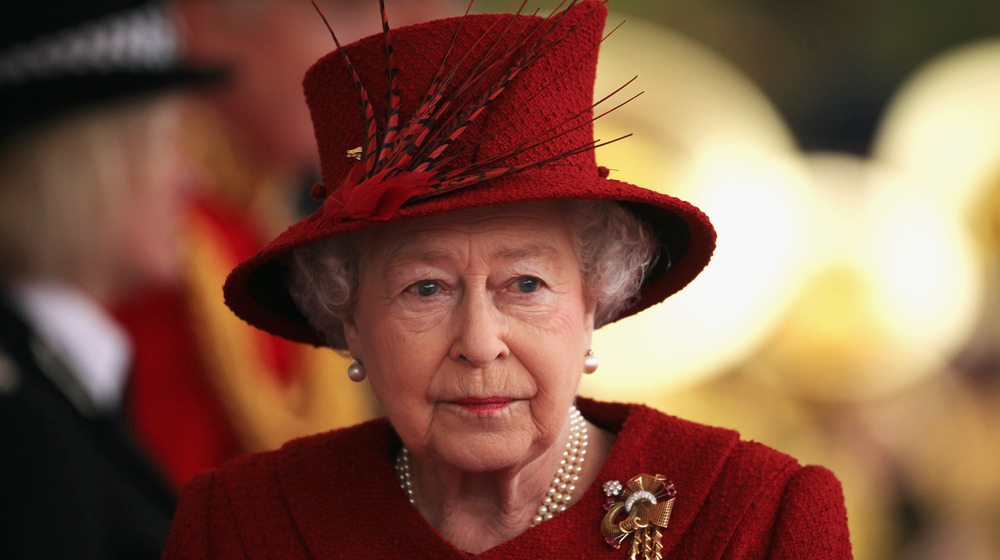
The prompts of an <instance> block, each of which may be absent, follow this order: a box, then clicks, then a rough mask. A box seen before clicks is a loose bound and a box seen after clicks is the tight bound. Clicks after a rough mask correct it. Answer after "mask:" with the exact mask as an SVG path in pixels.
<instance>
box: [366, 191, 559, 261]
mask: <svg viewBox="0 0 1000 560" xmlns="http://www.w3.org/2000/svg"><path fill="white" fill-rule="evenodd" d="M365 245H366V246H365V249H364V251H363V252H362V257H363V258H362V260H363V261H368V263H369V264H371V265H374V266H406V265H407V264H411V263H413V264H415V263H427V264H431V263H446V262H449V261H459V260H463V259H465V258H467V257H468V255H469V252H470V251H472V250H475V251H477V252H478V254H479V255H480V256H485V257H487V258H489V259H491V260H493V261H515V260H533V261H551V262H554V263H561V262H569V261H572V262H576V261H577V260H578V258H577V250H576V242H575V241H574V236H573V230H572V227H571V225H570V222H569V220H568V217H567V215H566V212H565V211H564V209H563V208H562V207H561V206H560V205H559V204H555V203H539V204H518V205H510V206H497V207H486V208H476V209H472V210H465V211H461V212H451V213H448V214H443V215H439V216H434V217H430V218H420V219H416V220H410V221H407V222H402V223H398V224H391V225H387V226H385V227H383V228H378V229H377V230H373V231H372V232H370V234H369V236H368V239H367V242H366V244H365Z"/></svg>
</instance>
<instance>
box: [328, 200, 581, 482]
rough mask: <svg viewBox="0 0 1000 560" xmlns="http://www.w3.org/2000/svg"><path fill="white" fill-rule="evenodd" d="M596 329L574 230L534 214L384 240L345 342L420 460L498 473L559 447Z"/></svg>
mask: <svg viewBox="0 0 1000 560" xmlns="http://www.w3.org/2000/svg"><path fill="white" fill-rule="evenodd" d="M593 324H594V321H593V309H592V306H591V305H589V304H588V303H587V302H586V301H585V297H584V290H583V286H582V283H581V278H580V265H579V262H578V259H577V254H576V250H575V248H574V242H573V238H572V234H571V231H570V228H569V225H568V223H567V219H566V217H565V216H564V215H563V214H562V212H561V211H560V209H559V207H558V206H557V205H554V204H536V205H516V206H502V207H496V208H484V209H476V210H469V211H464V212H455V213H451V214H446V215H444V216H438V217H434V218H427V219H420V220H413V221H410V222H404V223H401V224H395V225H390V226H387V227H384V228H382V229H381V230H379V231H378V232H377V233H375V234H373V236H372V238H371V240H370V244H369V245H368V247H367V248H366V251H365V258H364V259H363V260H362V263H361V267H360V271H359V288H358V299H357V308H356V311H355V314H354V317H353V322H352V321H347V324H346V325H345V332H346V333H347V340H348V346H349V348H350V350H351V353H352V354H353V355H354V357H355V358H356V359H358V360H359V361H361V362H362V363H363V364H364V368H365V371H366V372H367V374H368V379H369V381H370V383H371V387H372V390H373V391H374V393H375V397H376V398H377V399H378V401H379V403H380V404H381V405H382V407H383V408H384V410H385V412H386V414H387V416H388V417H389V420H390V421H391V422H392V425H393V426H394V427H395V429H396V430H397V432H398V433H399V435H400V437H401V438H402V439H403V442H404V443H405V444H406V445H407V447H408V448H409V449H410V451H411V452H412V453H414V454H415V455H417V456H418V457H421V458H422V459H425V460H431V461H440V462H443V463H444V464H447V465H449V466H451V467H455V468H458V469H460V470H464V471H472V472H486V471H494V470H499V469H503V468H516V467H517V466H518V465H519V464H520V465H523V464H525V463H526V462H527V461H530V460H531V459H534V458H535V457H538V456H539V455H541V454H542V452H544V451H545V450H546V449H548V448H549V447H551V446H552V445H553V444H554V443H555V442H556V441H557V439H558V438H559V436H560V433H561V430H562V428H563V426H564V424H565V421H566V418H567V410H568V408H569V406H570V405H571V404H572V403H573V400H574V397H575V394H576V390H577V385H578V384H579V381H580V375H581V373H582V371H583V358H584V354H585V352H586V351H587V349H588V348H589V347H590V338H591V333H592V331H593Z"/></svg>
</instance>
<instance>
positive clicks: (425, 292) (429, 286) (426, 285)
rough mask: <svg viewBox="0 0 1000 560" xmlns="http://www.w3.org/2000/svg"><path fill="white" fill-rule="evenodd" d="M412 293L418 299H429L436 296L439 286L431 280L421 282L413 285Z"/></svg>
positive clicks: (439, 289)
mask: <svg viewBox="0 0 1000 560" xmlns="http://www.w3.org/2000/svg"><path fill="white" fill-rule="evenodd" d="M413 291H414V292H416V294H417V295H418V296H420V297H431V296H436V295H438V292H440V291H441V286H440V285H439V284H438V283H437V282H435V281H433V280H423V281H421V282H417V283H416V284H414V285H413Z"/></svg>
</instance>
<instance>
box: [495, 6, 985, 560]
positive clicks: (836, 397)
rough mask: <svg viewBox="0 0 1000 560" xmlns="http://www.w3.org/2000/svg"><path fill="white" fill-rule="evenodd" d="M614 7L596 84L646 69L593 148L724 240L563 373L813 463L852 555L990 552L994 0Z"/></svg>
mask: <svg viewBox="0 0 1000 560" xmlns="http://www.w3.org/2000/svg"><path fill="white" fill-rule="evenodd" d="M556 4H557V3H556V2H550V3H541V5H542V6H543V7H544V8H551V7H554V6H555V5H556ZM508 5H509V2H507V0H487V1H477V2H476V9H478V10H482V11H493V10H499V11H502V10H505V9H507V8H508ZM533 5H534V3H533ZM609 8H610V9H611V10H612V15H611V17H610V18H609V21H608V28H609V29H611V28H613V27H614V26H615V25H617V24H618V23H620V22H623V21H624V22H625V23H624V25H623V26H622V28H621V29H619V30H618V31H617V32H615V33H614V34H613V35H612V36H611V37H610V38H609V39H608V40H607V41H606V42H605V44H604V46H603V47H602V49H603V50H602V54H601V57H602V60H601V63H600V64H601V65H600V67H599V71H598V72H599V76H598V86H597V92H596V93H597V94H598V97H601V96H602V95H603V94H606V93H609V92H611V91H612V90H614V89H615V88H616V87H618V86H619V85H621V84H623V83H624V82H625V81H627V80H628V79H629V78H631V77H632V76H634V75H638V80H637V81H636V83H635V84H633V86H631V87H630V90H629V91H631V92H632V93H636V92H638V91H644V94H643V95H642V96H640V97H639V98H638V99H637V100H636V101H634V102H632V103H630V104H628V105H626V106H625V107H623V108H622V109H620V110H618V111H616V112H614V113H612V114H611V115H609V116H608V117H605V118H604V119H602V120H600V121H598V124H597V130H598V133H597V136H598V137H600V138H605V139H610V138H615V137H617V136H620V135H621V134H626V133H629V132H631V133H634V136H633V137H631V138H628V139H626V140H624V141H622V142H618V143H615V144H612V145H610V146H607V147H605V148H602V149H600V150H599V151H598V162H599V163H600V164H601V165H605V166H607V167H610V168H611V169H612V178H618V179H624V180H627V181H630V182H634V183H636V184H639V185H642V186H645V187H648V188H652V189H656V190H661V191H664V192H668V193H670V194H674V195H677V196H680V197H681V198H685V199H687V200H691V201H693V202H695V203H696V204H697V205H698V206H700V207H701V208H702V209H704V210H705V211H706V213H707V214H708V215H709V216H710V217H711V218H712V220H713V222H714V223H715V225H716V227H717V229H718V231H719V247H718V251H717V253H716V257H715V258H714V260H713V262H712V263H711V264H710V265H709V268H708V269H707V270H706V272H705V273H704V274H703V275H702V276H701V277H699V279H698V281H697V282H695V283H694V284H692V285H691V286H690V287H689V288H687V289H685V290H684V291H683V292H681V293H680V294H678V295H677V296H674V297H673V298H671V299H670V300H668V301H667V302H666V303H664V304H662V305H660V306H658V307H657V308H654V309H653V310H650V311H647V312H645V313H643V314H641V315H640V316H639V317H637V318H633V319H631V320H630V321H626V322H624V323H622V324H621V325H611V326H609V327H605V328H604V329H602V330H601V331H600V332H599V333H598V334H597V336H596V337H595V345H594V350H595V352H596V353H597V355H598V356H599V357H600V359H601V369H600V370H599V371H598V373H596V374H595V375H593V376H588V377H586V379H585V380H584V388H583V393H584V394H587V395H591V396H595V397H599V398H605V399H619V400H628V401H643V402H646V403H648V404H650V405H652V406H655V407H657V408H659V409H661V410H664V411H666V412H668V413H672V414H676V415H678V416H682V417H686V418H690V419H694V420H697V421H702V422H706V423H710V424H716V425H722V426H727V427H732V428H736V429H738V430H739V431H740V432H741V433H742V434H743V435H744V437H747V438H751V439H756V440H758V441H762V442H764V443H767V444H769V445H772V446H774V447H777V448H779V449H781V450H784V451H786V452H788V453H790V454H792V455H795V456H796V457H798V458H799V459H800V460H801V461H804V462H813V463H820V464H823V465H826V466H828V467H830V468H831V469H833V470H834V471H835V472H836V473H837V475H838V476H839V477H840V479H841V480H842V481H843V484H844V490H845V494H846V496H847V502H848V511H849V515H850V525H851V533H852V541H853V543H854V548H855V556H856V557H857V558H864V559H869V558H871V559H906V560H912V559H925V558H926V559H929V558H962V559H984V560H985V559H995V558H1000V469H997V468H996V465H997V464H998V463H1000V350H998V347H1000V307H998V305H1000V297H998V291H997V288H998V287H1000V266H998V262H1000V261H998V258H1000V243H998V241H1000V238H998V234H1000V3H996V2H987V1H972V0H965V1H958V2H947V3H946V2H934V1H929V0H915V1H904V0H876V1H868V2H861V1H849V0H847V1H845V0H839V1H836V2H830V1H817V2H790V1H776V0H753V1H749V0H711V1H701V2H689V1H674V2H662V1H659V0H621V1H612V2H610V3H609ZM543 13H547V12H546V11H545V10H543Z"/></svg>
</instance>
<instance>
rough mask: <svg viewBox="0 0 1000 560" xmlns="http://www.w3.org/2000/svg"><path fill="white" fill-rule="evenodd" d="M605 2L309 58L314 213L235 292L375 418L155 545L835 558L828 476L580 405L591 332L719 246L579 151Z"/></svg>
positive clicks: (208, 552) (185, 500)
mask: <svg viewBox="0 0 1000 560" xmlns="http://www.w3.org/2000/svg"><path fill="white" fill-rule="evenodd" d="M605 14H606V12H605V9H604V6H603V3H601V2H594V1H586V2H580V3H575V4H573V5H571V6H570V7H569V8H568V9H567V10H565V11H563V12H560V13H556V14H553V15H551V16H549V17H547V18H541V17H534V16H523V15H510V14H504V15H475V16H473V15H466V16H465V17H462V18H454V19H448V20H441V21H436V22H431V23H427V24H422V25H417V26H413V27H408V28H402V29H397V30H392V31H391V32H390V31H389V30H388V27H386V28H385V30H384V31H383V33H382V35H380V36H375V37H370V38H368V39H365V40H362V41H360V42H359V43H356V44H354V45H351V46H348V47H345V48H341V49H338V51H336V52H334V53H331V54H330V55H328V56H326V57H325V58H323V59H321V60H320V61H319V62H318V63H317V64H316V65H315V66H314V67H313V68H312V69H311V70H310V71H309V73H308V74H307V76H306V79H305V89H306V95H307V101H308V103H309V105H310V109H311V111H312V116H313V121H314V124H315V129H316V137H317V140H318V143H319V147H320V154H321V157H322V160H323V177H324V185H317V187H316V188H315V189H314V191H313V194H314V195H315V196H316V197H317V198H320V199H322V200H323V201H324V202H323V206H322V208H320V209H319V210H318V211H317V212H316V213H314V214H313V215H312V216H310V217H308V218H306V219H305V220H303V221H302V222H300V223H298V224H296V225H294V226H292V227H291V228H290V229H289V230H288V231H286V232H285V233H284V234H282V235H281V236H279V237H278V238H277V239H276V240H275V241H274V242H272V244H270V245H269V246H268V247H267V248H265V249H264V250H263V251H262V252H260V253H259V254H257V255H256V256H254V257H253V258H251V259H249V260H248V261H246V262H244V263H243V264H241V265H240V266H239V267H238V268H237V269H236V270H235V271H234V272H233V273H232V275H231V276H230V278H229V279H228V281H227V283H226V287H225V292H226V298H227V303H228V304H229V306H230V307H231V308H232V309H233V310H234V311H235V312H236V313H237V314H238V315H240V316H241V317H243V318H244V319H245V320H247V321H248V322H250V323H252V324H254V325H256V326H258V327H260V328H263V329H265V330H267V331H270V332H273V333H275V334H279V335H281V336H284V337H286V338H289V339H292V340H298V341H301V342H307V343H312V344H325V345H327V346H330V347H332V348H334V349H338V350H347V351H349V352H350V354H351V356H352V357H353V359H354V363H353V364H352V365H351V366H350V368H349V369H348V371H347V375H348V376H349V377H350V378H351V379H353V380H355V381H362V380H363V379H367V380H368V383H369V384H370V387H371V390H372V392H373V394H374V396H375V398H376V399H377V400H378V402H379V404H380V405H381V407H382V409H383V410H384V412H385V416H386V418H385V419H379V420H375V421H372V422H369V423H365V424H362V425H359V426H356V427H353V428H349V429H345V430H338V431H334V432H330V433H325V434H320V435H316V436H312V437H308V438H304V439H300V440H296V441H293V442H291V443H289V444H287V445H285V446H284V447H283V448H282V449H280V450H278V451H274V452H269V453H264V454H259V455H255V456H251V457H248V458H246V459H243V460H238V461H236V462H234V463H231V464H229V465H228V466H226V467H224V468H222V469H221V470H218V471H216V472H210V473H206V474H204V475H201V476H199V477H197V478H196V479H195V480H194V481H193V482H192V483H191V484H190V485H189V486H188V488H187V489H186V491H185V494H184V496H183V497H182V499H181V506H180V509H179V512H178V514H177V518H176V520H175V524H174V528H173V532H172V536H171V539H170V541H169V543H168V547H167V551H166V554H165V557H166V558H257V557H260V558H264V557H281V558H399V557H405V558H456V559H457V558H466V557H468V556H469V554H470V553H472V554H476V555H480V556H481V557H482V558H538V557H586V558H628V557H630V558H722V557H725V558H849V557H850V555H851V553H850V543H849V540H848V536H847V529H846V514H845V511H844V507H843V499H842V496H841V491H840V486H839V484H838V482H837V480H836V479H835V478H834V477H833V475H832V474H831V473H830V472H829V471H827V470H825V469H823V468H820V467H803V466H800V465H799V464H798V463H797V462H796V461H795V460H794V459H792V458H791V457H788V456H786V455H783V454H781V453H779V452H777V451H773V450H771V449H768V448H766V447H764V446H762V445H759V444H754V443H748V442H743V441H741V440H740V439H739V436H738V434H736V433H734V432H731V431H727V430H721V429H715V428H709V427H705V426H699V425H696V424H692V423H689V422H685V421H683V420H679V419H677V418H672V417H668V416H666V415H664V414H661V413H659V412H657V411H654V410H652V409H649V408H646V407H643V406H640V405H621V404H609V403H600V402H596V401H591V400H586V399H582V398H577V397H576V391H577V386H578V384H579V381H580V377H581V375H582V374H583V373H592V372H594V371H595V370H596V369H597V365H598V364H597V359H596V357H595V355H594V353H593V352H592V351H591V335H592V333H593V330H594V328H597V327H600V326H601V325H604V324H606V323H609V322H611V321H615V320H618V319H621V318H623V317H626V316H628V315H631V314H634V313H636V312H638V311H640V310H642V309H644V308H646V307H649V306H651V305H653V304H655V303H657V302H659V301H662V300H663V299H664V298H666V297H668V296H669V295H671V294H672V293H675V292H676V291H678V290H679V289H681V288H682V287H683V286H684V285H686V284H687V283H688V282H689V281H691V280H692V279H693V278H694V277H695V276H696V275H697V274H698V273H699V272H700V271H701V269H702V268H703V267H704V266H705V265H706V264H707V263H708V260H709V258H710V255H711V252H712V250H713V247H714V242H715V235H714V231H713V229H712V227H711V225H710V224H709V222H708V220H707V219H706V218H705V217H704V215H703V214H701V213H700V212H699V211H698V210H697V209H696V208H694V207H693V206H691V205H689V204H687V203H685V202H683V201H680V200H677V199H675V198H672V197H670V196H667V195H663V194H658V193H655V192H652V191H648V190H644V189H641V188H639V187H635V186H633V185H629V184H627V183H623V182H619V181H615V180H612V179H609V178H608V171H607V170H606V169H604V168H599V167H598V166H597V165H596V163H595V160H594V155H593V151H592V148H593V147H594V144H595V143H594V141H593V137H592V126H591V121H592V114H593V112H592V109H593V103H592V97H591V96H592V88H593V80H594V70H595V65H596V55H597V48H598V46H599V44H600V41H601V34H602V29H603V22H604V17H605ZM338 46H339V45H338ZM624 381H627V380H623V382H624Z"/></svg>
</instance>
